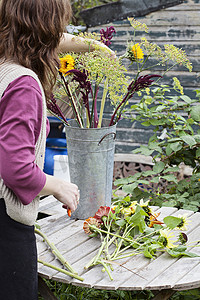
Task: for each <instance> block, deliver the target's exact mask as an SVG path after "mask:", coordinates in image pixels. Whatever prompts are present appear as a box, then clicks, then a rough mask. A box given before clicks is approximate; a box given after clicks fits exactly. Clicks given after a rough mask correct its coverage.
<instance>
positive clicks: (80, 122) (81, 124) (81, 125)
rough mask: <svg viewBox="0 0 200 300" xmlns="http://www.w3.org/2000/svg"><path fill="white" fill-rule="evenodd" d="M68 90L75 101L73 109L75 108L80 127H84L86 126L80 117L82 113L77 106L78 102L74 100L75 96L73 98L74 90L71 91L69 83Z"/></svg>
mask: <svg viewBox="0 0 200 300" xmlns="http://www.w3.org/2000/svg"><path fill="white" fill-rule="evenodd" d="M68 91H69V95H70V98H71V100H72V103H73V109H74V110H75V114H76V117H77V121H78V123H79V125H80V127H81V128H83V127H84V126H83V123H82V120H81V118H80V114H79V111H78V108H77V106H76V103H75V101H74V98H73V95H72V91H71V88H70V86H69V85H68Z"/></svg>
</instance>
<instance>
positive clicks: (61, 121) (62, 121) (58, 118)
mask: <svg viewBox="0 0 200 300" xmlns="http://www.w3.org/2000/svg"><path fill="white" fill-rule="evenodd" d="M47 111H48V112H49V113H50V114H51V115H53V116H54V117H56V118H58V119H59V120H60V121H61V122H63V123H64V124H65V125H66V126H69V124H68V123H67V122H65V120H63V119H61V118H60V117H58V116H57V115H56V114H54V113H53V112H52V111H51V110H49V109H47Z"/></svg>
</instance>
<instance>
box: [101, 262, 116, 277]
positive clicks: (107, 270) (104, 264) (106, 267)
mask: <svg viewBox="0 0 200 300" xmlns="http://www.w3.org/2000/svg"><path fill="white" fill-rule="evenodd" d="M100 264H102V265H103V267H104V269H105V270H106V272H107V273H108V276H109V278H110V280H113V277H112V276H111V273H110V270H109V269H108V266H107V264H106V263H105V262H104V261H102V260H101V261H100Z"/></svg>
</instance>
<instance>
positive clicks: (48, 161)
mask: <svg viewBox="0 0 200 300" xmlns="http://www.w3.org/2000/svg"><path fill="white" fill-rule="evenodd" d="M54 155H67V143H66V139H65V138H64V139H62V138H47V140H46V152H45V161H44V172H45V173H46V174H49V175H53V170H54V159H53V157H54Z"/></svg>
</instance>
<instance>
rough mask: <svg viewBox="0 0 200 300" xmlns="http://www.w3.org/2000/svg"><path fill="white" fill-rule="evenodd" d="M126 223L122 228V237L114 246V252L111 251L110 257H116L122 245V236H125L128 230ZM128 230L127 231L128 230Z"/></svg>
mask: <svg viewBox="0 0 200 300" xmlns="http://www.w3.org/2000/svg"><path fill="white" fill-rule="evenodd" d="M128 227H129V226H128V224H126V228H125V229H124V232H123V235H122V238H121V239H120V242H119V244H118V246H117V247H116V249H115V251H114V253H113V256H112V257H117V255H118V253H119V251H120V249H121V247H122V243H123V238H125V236H126V234H127V231H128ZM128 232H129V231H128Z"/></svg>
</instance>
